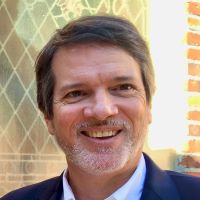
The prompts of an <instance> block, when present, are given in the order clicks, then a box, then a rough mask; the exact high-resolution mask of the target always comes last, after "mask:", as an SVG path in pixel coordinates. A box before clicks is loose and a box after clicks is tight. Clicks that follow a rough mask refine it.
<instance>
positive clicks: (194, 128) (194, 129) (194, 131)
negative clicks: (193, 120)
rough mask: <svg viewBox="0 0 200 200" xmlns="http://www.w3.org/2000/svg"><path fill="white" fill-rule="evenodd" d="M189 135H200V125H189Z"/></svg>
mask: <svg viewBox="0 0 200 200" xmlns="http://www.w3.org/2000/svg"><path fill="white" fill-rule="evenodd" d="M189 135H191V136H200V126H199V125H189Z"/></svg>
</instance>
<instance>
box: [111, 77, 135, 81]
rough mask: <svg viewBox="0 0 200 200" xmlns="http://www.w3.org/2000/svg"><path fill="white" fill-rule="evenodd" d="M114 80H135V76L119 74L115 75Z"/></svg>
mask: <svg viewBox="0 0 200 200" xmlns="http://www.w3.org/2000/svg"><path fill="white" fill-rule="evenodd" d="M113 80H114V81H133V80H134V77H133V76H117V77H114V79H113Z"/></svg>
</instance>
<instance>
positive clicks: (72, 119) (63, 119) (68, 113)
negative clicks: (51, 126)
mask: <svg viewBox="0 0 200 200" xmlns="http://www.w3.org/2000/svg"><path fill="white" fill-rule="evenodd" d="M80 116H81V109H80V108H79V107H77V106H73V105H62V106H60V107H59V108H57V109H56V110H55V112H54V119H55V126H57V127H56V128H57V131H58V134H63V133H64V134H66V132H67V133H68V134H70V135H71V134H72V132H73V127H74V124H75V123H76V122H77V121H78V120H79V118H80Z"/></svg>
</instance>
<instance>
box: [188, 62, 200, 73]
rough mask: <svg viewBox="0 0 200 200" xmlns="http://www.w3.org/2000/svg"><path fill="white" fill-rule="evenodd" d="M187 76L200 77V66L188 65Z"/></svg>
mask: <svg viewBox="0 0 200 200" xmlns="http://www.w3.org/2000/svg"><path fill="white" fill-rule="evenodd" d="M188 74H189V75H192V76H200V64H189V65H188Z"/></svg>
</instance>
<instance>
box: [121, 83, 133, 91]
mask: <svg viewBox="0 0 200 200" xmlns="http://www.w3.org/2000/svg"><path fill="white" fill-rule="evenodd" d="M133 89H134V88H133V86H132V85H131V84H122V85H119V90H133Z"/></svg>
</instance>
